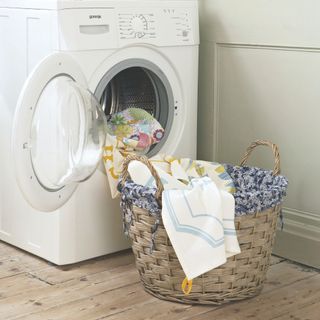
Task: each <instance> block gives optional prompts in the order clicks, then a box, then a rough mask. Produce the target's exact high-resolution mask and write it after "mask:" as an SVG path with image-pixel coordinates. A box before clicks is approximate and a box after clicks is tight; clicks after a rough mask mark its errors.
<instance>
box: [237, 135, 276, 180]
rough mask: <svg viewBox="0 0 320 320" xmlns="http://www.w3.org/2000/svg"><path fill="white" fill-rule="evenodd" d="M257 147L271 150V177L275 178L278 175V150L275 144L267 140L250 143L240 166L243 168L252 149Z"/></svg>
mask: <svg viewBox="0 0 320 320" xmlns="http://www.w3.org/2000/svg"><path fill="white" fill-rule="evenodd" d="M257 146H267V147H270V148H271V149H272V152H273V155H274V168H273V175H274V176H277V175H279V174H280V171H281V170H280V154H279V148H278V146H277V145H276V144H274V143H272V142H270V141H267V140H256V141H254V142H252V144H251V145H250V146H249V147H248V148H247V151H246V153H245V155H244V156H243V158H242V160H241V163H240V166H244V165H245V164H246V163H247V160H248V158H249V156H250V154H251V152H252V151H253V149H254V148H256V147H257Z"/></svg>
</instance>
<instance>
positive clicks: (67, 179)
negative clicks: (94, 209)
mask: <svg viewBox="0 0 320 320" xmlns="http://www.w3.org/2000/svg"><path fill="white" fill-rule="evenodd" d="M104 142H105V115H104V113H103V111H102V109H101V107H100V104H99V102H98V101H97V100H96V99H95V97H94V96H93V94H91V93H90V92H89V91H88V89H87V85H86V81H85V78H84V76H83V75H82V72H81V70H80V67H79V66H78V65H77V64H76V63H75V62H74V60H73V59H72V58H71V57H69V56H68V55H66V54H54V55H52V56H49V57H47V58H46V59H44V60H43V61H42V62H41V63H40V64H39V65H38V66H37V67H36V69H35V70H34V72H33V73H32V74H31V75H30V77H29V78H28V80H27V82H26V83H25V86H24V88H23V90H22V93H21V95H20V98H19V101H18V105H17V109H16V114H15V120H14V127H13V140H12V146H13V153H14V159H15V168H16V176H17V180H18V184H19V186H20V189H21V191H22V193H23V194H24V196H25V198H26V200H27V201H28V202H29V203H30V204H31V205H32V206H33V207H34V208H36V209H39V210H41V211H53V210H55V209H58V208H59V207H61V206H62V205H63V204H64V203H65V202H66V201H67V200H68V199H69V198H70V196H71V195H72V193H73V191H74V190H75V188H76V187H77V185H78V184H79V183H80V182H82V181H85V180H86V179H88V178H89V177H90V176H91V175H92V174H93V173H94V171H95V170H96V168H97V164H98V163H99V161H100V159H101V154H102V147H103V144H104Z"/></svg>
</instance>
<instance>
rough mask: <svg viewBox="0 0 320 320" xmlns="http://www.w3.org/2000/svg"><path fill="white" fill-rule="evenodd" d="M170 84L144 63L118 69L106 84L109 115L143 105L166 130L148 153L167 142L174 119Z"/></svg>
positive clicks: (102, 100)
mask: <svg viewBox="0 0 320 320" xmlns="http://www.w3.org/2000/svg"><path fill="white" fill-rule="evenodd" d="M168 87H169V86H168V84H167V85H165V84H164V82H163V80H161V79H160V77H159V76H158V75H157V74H156V73H155V72H153V71H151V70H149V69H147V68H143V67H130V68H127V69H124V70H122V71H120V72H119V73H117V74H116V75H115V76H114V77H113V78H112V79H111V80H110V81H109V82H108V83H107V84H106V86H105V89H104V90H103V93H102V95H101V98H100V103H101V106H102V109H103V111H104V113H105V114H106V116H107V118H110V115H112V114H115V113H118V112H121V111H123V110H125V109H128V108H139V109H143V110H145V111H147V112H148V113H149V114H151V115H152V116H153V117H154V118H155V119H157V120H158V122H159V123H160V124H161V126H162V127H163V128H164V130H165V132H166V134H165V137H164V139H163V141H161V142H160V143H159V144H158V145H156V146H153V147H152V148H151V149H150V151H149V153H148V155H149V156H151V155H154V154H155V153H157V151H158V150H160V148H161V146H162V145H163V144H164V142H165V140H166V137H167V135H168V133H169V131H170V127H171V122H172V119H170V117H171V113H172V112H170V108H172V106H171V105H170V101H169V100H170V99H169V93H168Z"/></svg>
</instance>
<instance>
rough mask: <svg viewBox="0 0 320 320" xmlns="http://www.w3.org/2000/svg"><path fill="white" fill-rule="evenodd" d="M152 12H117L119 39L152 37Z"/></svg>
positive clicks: (153, 32)
mask: <svg viewBox="0 0 320 320" xmlns="http://www.w3.org/2000/svg"><path fill="white" fill-rule="evenodd" d="M154 23H155V21H154V15H153V14H124V13H122V14H119V24H120V35H121V39H134V38H149V39H151V38H154V37H155V27H154Z"/></svg>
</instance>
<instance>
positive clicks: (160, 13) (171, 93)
mask: <svg viewBox="0 0 320 320" xmlns="http://www.w3.org/2000/svg"><path fill="white" fill-rule="evenodd" d="M198 33H199V30H198V8H197V1H194V0H177V1H172V0H168V1H165V0H152V1H151V0H146V1H133V0H115V1H109V0H104V1H101V0H83V1H79V0H69V1H63V0H61V1H54V0H41V1H40V0H0V42H1V43H0V148H1V157H0V168H1V179H0V239H1V240H3V241H5V242H8V243H11V244H13V245H15V246H17V247H20V248H22V249H24V250H27V251H29V252H31V253H33V254H36V255H38V256H40V257H43V258H45V259H47V260H49V261H51V262H53V263H55V264H58V265H62V264H70V263H74V262H78V261H81V260H85V259H89V258H93V257H96V256H100V255H104V254H108V253H111V252H115V251H119V250H122V249H125V248H127V247H128V246H129V243H128V241H127V240H126V239H125V237H124V236H123V231H122V217H121V213H120V209H119V200H112V199H111V198H110V192H109V188H108V183H107V178H106V175H105V172H104V170H103V166H102V160H101V149H102V148H101V147H102V146H103V143H104V139H105V134H104V130H103V126H104V119H103V117H102V113H103V112H104V113H105V114H106V115H109V114H111V113H114V112H117V111H120V110H123V109H125V108H128V107H139V108H144V109H145V110H147V111H148V112H150V113H151V114H153V115H154V116H155V117H156V118H157V119H158V120H159V121H160V123H161V124H162V125H163V127H165V130H166V135H165V137H164V139H163V141H162V142H161V143H160V144H159V145H158V146H157V147H155V148H154V149H152V150H151V151H150V153H149V155H153V154H155V153H158V152H164V153H168V154H175V155H177V156H184V157H191V158H195V156H196V131H197V128H196V123H197V78H198V44H199V35H198ZM86 89H88V90H89V91H90V92H92V94H91V93H89V91H87V90H86ZM97 101H99V102H100V104H99V103H98V102H97ZM99 105H102V108H100V109H99ZM102 109H103V111H102Z"/></svg>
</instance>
